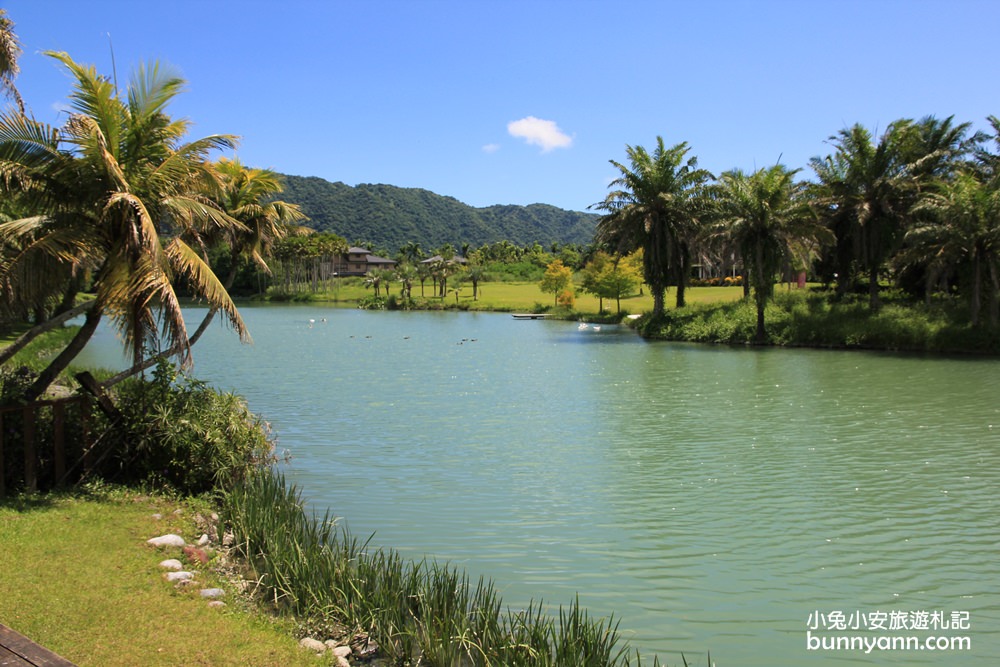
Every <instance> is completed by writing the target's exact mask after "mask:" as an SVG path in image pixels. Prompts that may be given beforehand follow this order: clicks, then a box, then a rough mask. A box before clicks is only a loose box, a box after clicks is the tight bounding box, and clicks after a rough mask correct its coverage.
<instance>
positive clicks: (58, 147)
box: [0, 52, 247, 398]
mask: <svg viewBox="0 0 1000 667" xmlns="http://www.w3.org/2000/svg"><path fill="white" fill-rule="evenodd" d="M48 55H50V56H51V57H53V58H54V59H56V60H57V61H59V62H60V63H61V64H62V65H63V66H64V67H65V68H66V69H67V70H68V71H69V73H70V74H71V76H72V77H73V79H74V88H73V91H72V93H71V94H70V108H71V112H70V113H69V115H68V119H67V121H66V123H65V124H64V125H63V127H61V128H58V129H56V128H53V127H50V126H48V125H46V124H43V123H39V122H37V121H35V120H34V119H32V118H28V117H26V116H24V115H22V114H15V113H5V114H3V115H0V172H2V173H3V174H4V176H5V177H4V178H3V179H0V185H2V188H3V190H4V191H5V194H7V195H9V196H11V197H13V198H14V199H15V200H16V202H17V204H18V207H19V210H20V211H22V212H23V213H24V214H25V215H26V216H27V217H24V218H21V219H18V220H13V221H10V222H6V223H2V224H0V251H2V252H4V253H10V254H9V257H5V258H4V259H5V261H4V264H3V267H2V270H0V299H2V297H3V296H4V295H5V294H15V293H16V294H18V295H19V298H22V299H29V300H30V301H31V302H32V303H34V304H38V305H40V304H43V303H44V302H45V301H46V300H47V299H50V298H52V297H53V296H54V295H58V294H66V296H70V295H72V293H73V292H74V290H76V289H77V286H76V285H75V278H76V277H77V276H78V274H79V273H80V272H81V271H84V270H85V269H90V270H93V272H94V276H95V282H94V291H95V298H94V301H93V304H92V307H91V308H90V310H89V311H88V313H87V318H86V320H85V322H84V324H83V326H82V327H81V328H80V330H79V332H78V334H77V337H76V338H75V339H74V340H73V341H72V342H71V343H70V345H68V346H67V347H66V348H65V349H64V350H63V352H62V353H61V354H59V355H58V356H57V357H56V358H55V359H54V360H53V361H52V363H51V364H50V365H49V367H48V368H46V369H45V370H44V371H43V372H42V373H41V374H40V375H39V378H38V380H37V381H36V383H35V385H33V386H32V387H31V388H30V389H29V391H28V394H29V396H28V397H29V398H33V397H37V396H39V395H41V394H42V393H43V392H44V391H45V389H46V388H47V387H48V385H49V384H50V383H51V382H52V381H53V380H54V379H55V377H56V375H58V373H59V372H61V371H62V370H63V369H64V368H65V367H66V366H67V365H68V364H69V363H70V362H71V361H72V359H73V358H75V356H76V355H77V354H78V353H79V351H80V350H81V349H82V348H83V346H84V345H85V344H86V342H87V340H88V339H89V338H90V336H91V335H93V332H94V331H95V330H96V327H97V324H98V323H99V321H100V319H101V318H102V317H103V316H105V315H107V316H109V317H110V318H111V319H112V321H113V322H114V324H115V326H116V328H117V329H118V331H119V334H120V335H121V337H122V339H123V341H124V344H125V348H126V352H127V353H128V354H129V356H130V357H131V358H132V359H133V360H134V361H140V360H141V359H143V357H144V351H146V350H147V349H158V347H159V345H160V342H161V341H162V340H163V339H166V340H167V342H168V343H169V344H170V345H171V346H175V345H176V346H180V347H181V348H182V350H183V351H184V352H185V353H186V352H187V349H186V343H187V332H186V329H185V325H184V320H183V317H182V315H181V306H180V301H179V299H178V296H177V293H176V292H175V290H174V281H175V279H177V278H179V277H183V278H184V279H185V280H186V281H187V283H188V284H189V285H190V286H191V288H192V290H193V291H194V292H195V293H196V294H198V296H199V297H201V298H204V299H205V300H207V301H208V302H209V304H210V305H211V306H213V307H215V308H219V309H221V310H223V312H224V313H225V314H226V315H227V317H228V319H229V322H230V324H231V325H232V326H233V328H234V329H235V330H236V331H237V332H238V333H239V334H240V336H241V337H242V338H244V339H245V338H246V337H247V332H246V328H245V327H244V325H243V322H242V319H241V318H240V316H239V313H238V312H237V310H236V307H235V306H234V305H233V303H232V300H231V299H230V298H229V295H228V294H227V293H226V290H225V289H224V288H223V286H222V285H221V284H220V282H219V280H218V279H217V278H216V276H215V274H213V273H212V271H211V269H210V268H209V267H208V265H207V264H206V262H205V260H204V258H203V256H202V255H201V253H200V252H199V248H200V247H201V242H200V239H201V237H202V233H203V232H204V230H205V229H206V228H208V227H211V228H226V227H232V226H236V227H239V226H240V223H239V222H237V221H235V220H233V219H232V218H231V217H229V216H228V215H226V214H225V213H224V212H222V211H221V210H219V209H218V208H217V207H216V206H215V205H213V204H212V203H211V202H210V200H209V199H208V198H207V197H206V196H205V193H206V190H207V189H208V188H210V186H211V184H212V183H214V169H213V166H212V164H211V163H210V162H209V161H208V159H207V158H208V155H209V154H210V153H211V152H212V151H213V150H216V149H222V148H231V147H233V146H235V138H234V137H231V136H227V135H213V136H209V137H205V138H202V139H197V140H194V141H189V142H185V141H183V140H184V138H185V136H186V134H187V130H188V127H189V125H190V124H189V123H188V122H187V121H178V120H173V119H171V118H170V116H168V115H167V113H166V107H167V106H168V104H169V103H170V102H171V101H172V100H173V99H174V98H175V97H176V96H177V94H178V93H179V92H180V91H181V89H182V87H183V84H184V82H183V80H182V79H180V78H179V77H177V76H174V75H173V74H172V73H170V72H169V71H168V70H167V69H165V68H163V67H161V66H160V65H159V64H157V63H153V64H152V65H150V66H148V67H146V66H141V67H139V68H138V69H137V70H136V72H135V74H134V76H133V77H132V78H131V79H130V81H129V83H128V86H127V87H126V89H125V90H124V91H123V92H122V93H119V89H118V87H117V86H116V85H114V83H113V82H112V81H111V80H110V79H109V78H107V77H102V76H100V75H98V74H97V72H96V70H95V69H94V68H93V67H87V66H84V65H80V64H78V63H76V62H74V61H73V60H72V59H71V58H70V57H69V56H68V55H67V54H65V53H51V52H50V53H49V54H48ZM37 276H45V277H48V276H54V277H55V278H56V280H54V281H38V280H34V279H33V278H34V277H37ZM29 278H30V279H29Z"/></svg>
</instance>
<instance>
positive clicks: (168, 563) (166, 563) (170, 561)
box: [160, 558, 184, 570]
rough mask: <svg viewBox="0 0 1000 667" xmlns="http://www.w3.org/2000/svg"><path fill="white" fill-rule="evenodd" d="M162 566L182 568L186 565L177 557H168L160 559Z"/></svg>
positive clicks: (172, 568)
mask: <svg viewBox="0 0 1000 667" xmlns="http://www.w3.org/2000/svg"><path fill="white" fill-rule="evenodd" d="M160 567H162V568H163V569H164V570H181V569H183V568H184V565H183V564H182V563H181V562H180V561H179V560H177V559H176V558H168V559H167V560H161V561H160Z"/></svg>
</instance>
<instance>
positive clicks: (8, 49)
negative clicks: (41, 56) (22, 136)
mask: <svg viewBox="0 0 1000 667" xmlns="http://www.w3.org/2000/svg"><path fill="white" fill-rule="evenodd" d="M20 55H21V43H20V42H19V41H18V39H17V35H15V34H14V22H13V21H11V20H10V19H9V18H7V10H6V9H0V90H2V91H3V93H4V94H5V95H6V96H7V97H9V98H10V99H12V100H13V101H14V104H16V105H17V108H18V111H20V112H21V113H22V114H23V113H24V101H23V100H21V95H20V93H18V92H17V88H16V87H15V86H14V79H15V78H17V74H18V72H20V68H19V67H18V66H17V59H18V57H19V56H20Z"/></svg>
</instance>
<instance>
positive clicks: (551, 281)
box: [539, 259, 573, 303]
mask: <svg viewBox="0 0 1000 667" xmlns="http://www.w3.org/2000/svg"><path fill="white" fill-rule="evenodd" d="M572 285H573V271H572V269H570V268H569V267H568V266H565V265H564V264H563V263H562V260H558V259H556V260H552V262H550V263H549V265H548V267H546V269H545V275H544V276H542V281H541V283H540V284H539V287H540V288H541V290H542V291H543V292H552V293H553V294H554V295H555V297H556V303H558V299H559V295H560V294H561V293H562V292H565V291H567V290H569V289H570V288H571V287H572Z"/></svg>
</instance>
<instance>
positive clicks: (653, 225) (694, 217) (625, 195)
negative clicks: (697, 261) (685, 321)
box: [591, 137, 712, 317]
mask: <svg viewBox="0 0 1000 667" xmlns="http://www.w3.org/2000/svg"><path fill="white" fill-rule="evenodd" d="M625 151H626V153H627V155H628V160H629V165H628V166H626V165H624V164H621V163H619V162H616V161H614V160H611V161H610V162H611V164H613V165H614V166H615V167H616V168H617V169H618V171H619V172H621V175H620V176H619V177H618V178H617V179H615V180H614V181H612V182H611V185H610V187H612V188H618V189H616V190H613V191H612V192H609V193H608V195H607V196H606V197H605V198H604V201H602V202H599V203H597V204H594V205H593V206H592V207H591V208H596V209H598V210H601V211H605V215H604V216H603V217H602V218H601V220H600V221H599V222H598V225H597V241H598V243H606V244H607V245H608V246H609V247H611V248H614V249H615V250H616V251H617V252H618V253H619V254H623V255H624V254H628V253H630V252H632V251H634V250H636V249H638V248H642V249H643V251H644V253H643V257H644V261H643V278H644V279H645V281H646V283H648V284H649V288H650V290H651V291H652V293H653V315H654V316H655V317H658V316H660V315H662V314H663V309H664V304H663V296H664V292H665V291H666V288H667V286H668V285H670V284H674V285H676V286H677V307H678V308H680V307H683V306H684V288H685V286H686V285H687V279H688V274H689V272H690V269H691V243H692V241H693V239H694V236H695V234H696V231H697V229H698V226H699V224H700V221H701V217H702V215H703V214H704V213H705V210H706V209H705V200H704V198H703V197H702V191H703V186H704V184H705V183H706V182H707V181H708V180H709V179H711V178H712V175H711V174H710V173H709V172H708V171H705V170H704V169H698V160H697V158H695V157H691V158H686V156H687V154H688V151H689V149H688V145H687V142H683V143H679V144H677V145H675V146H673V147H671V148H669V149H667V148H665V147H664V145H663V137H657V138H656V149H655V150H654V151H653V154H652V155H650V154H649V153H648V152H647V151H646V149H645V148H643V147H642V146H626V147H625Z"/></svg>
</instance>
